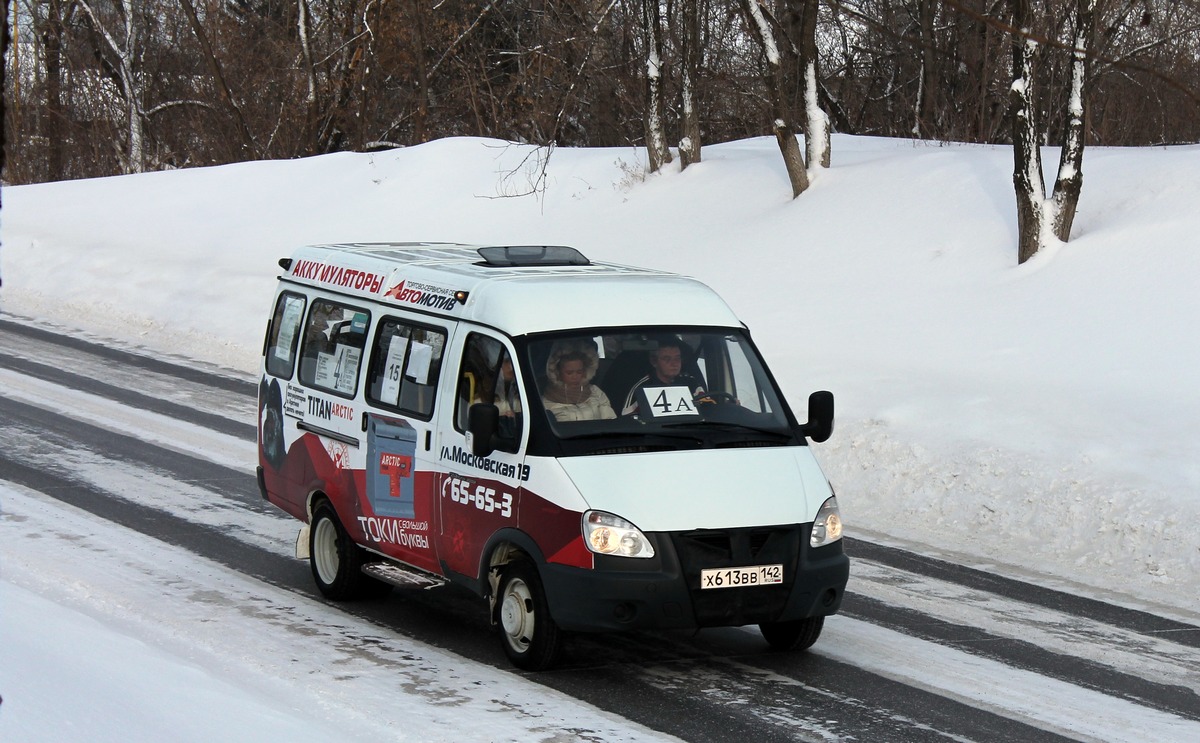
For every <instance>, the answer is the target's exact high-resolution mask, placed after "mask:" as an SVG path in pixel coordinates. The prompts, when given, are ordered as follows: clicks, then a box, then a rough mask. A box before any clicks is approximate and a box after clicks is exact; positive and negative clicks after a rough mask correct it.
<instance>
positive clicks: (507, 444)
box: [454, 333, 525, 453]
mask: <svg viewBox="0 0 1200 743" xmlns="http://www.w3.org/2000/svg"><path fill="white" fill-rule="evenodd" d="M455 398H456V399H455V407H454V427H455V428H456V429H457V430H459V431H461V432H465V431H466V429H467V410H468V409H469V408H470V407H471V405H473V404H474V403H479V402H482V403H491V404H493V405H495V406H496V407H497V408H499V409H500V431H499V434H498V436H497V441H496V448H497V449H499V450H500V451H506V452H512V453H516V451H517V449H518V448H519V447H520V444H521V425H522V416H523V413H524V410H525V404H524V400H523V396H522V394H521V386H520V385H519V384H517V373H516V370H515V369H514V367H513V360H512V357H511V356H510V355H509V354H508V349H506V348H505V347H504V344H503V343H501V342H500V341H498V340H496V339H495V338H491V337H489V336H486V335H482V334H480V333H471V335H469V336H467V343H466V346H464V348H463V358H462V365H461V367H460V368H459V372H458V393H457V395H456V396H455Z"/></svg>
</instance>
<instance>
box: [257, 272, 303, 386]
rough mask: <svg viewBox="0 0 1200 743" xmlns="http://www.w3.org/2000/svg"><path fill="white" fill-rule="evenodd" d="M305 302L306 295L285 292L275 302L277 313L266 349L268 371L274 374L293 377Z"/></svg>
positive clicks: (287, 377)
mask: <svg viewBox="0 0 1200 743" xmlns="http://www.w3.org/2000/svg"><path fill="white" fill-rule="evenodd" d="M304 302H305V298H304V295H302V294H292V293H291V292H284V293H283V294H280V295H279V300H278V301H277V302H276V303H275V315H274V316H273V317H272V318H271V333H270V335H269V336H268V337H267V344H266V349H265V352H266V367H267V373H268V374H270V375H272V376H275V377H283V378H284V379H291V378H292V372H293V371H295V368H296V347H297V346H299V345H300V322H301V321H302V320H303V319H304Z"/></svg>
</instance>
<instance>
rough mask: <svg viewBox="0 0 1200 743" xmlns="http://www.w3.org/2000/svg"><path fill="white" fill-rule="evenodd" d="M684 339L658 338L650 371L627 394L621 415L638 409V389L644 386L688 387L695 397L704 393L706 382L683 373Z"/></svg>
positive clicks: (672, 337)
mask: <svg viewBox="0 0 1200 743" xmlns="http://www.w3.org/2000/svg"><path fill="white" fill-rule="evenodd" d="M683 346H684V343H683V341H681V340H679V339H678V338H676V337H675V336H667V337H665V338H660V339H659V340H658V344H657V347H656V348H654V349H653V350H652V351H650V373H649V374H647V375H646V376H644V377H642V378H641V379H639V380H638V381H636V382H634V384H633V386H632V387H630V388H629V394H627V395H626V396H625V405H624V406H623V407H622V408H621V415H633V414H635V413H637V409H638V403H637V398H638V390H640V389H641V388H643V387H647V386H649V387H678V386H683V387H687V388H688V390H689V391H690V392H691V393H692V396H693V397H696V396H698V395H701V394H703V393H704V391H705V389H704V382H702V381H701V380H699V379H697V378H696V377H694V376H692V375H691V374H684V373H683Z"/></svg>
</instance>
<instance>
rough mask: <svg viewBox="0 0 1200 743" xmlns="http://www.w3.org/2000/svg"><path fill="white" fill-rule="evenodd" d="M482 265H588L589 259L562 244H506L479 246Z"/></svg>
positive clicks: (589, 263)
mask: <svg viewBox="0 0 1200 743" xmlns="http://www.w3.org/2000/svg"><path fill="white" fill-rule="evenodd" d="M478 252H479V255H480V256H481V257H482V258H483V262H482V264H480V265H484V266H503V267H508V268H511V267H514V266H590V265H591V264H592V262H591V261H589V260H588V259H587V257H586V256H584V254H583V253H580V252H579V251H578V250H576V249H575V248H568V247H566V246H563V245H506V246H497V247H491V248H480V249H479V251H478Z"/></svg>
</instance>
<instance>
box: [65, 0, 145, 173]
mask: <svg viewBox="0 0 1200 743" xmlns="http://www.w3.org/2000/svg"><path fill="white" fill-rule="evenodd" d="M75 1H76V2H78V3H79V6H80V7H81V8H83V11H84V12H85V13H86V14H87V16H88V18H89V19H90V20H91V23H92V28H93V29H94V30H95V32H96V34H97V35H98V36H99V37H100V38H101V39H103V42H104V46H105V47H106V48H107V51H108V52H110V53H111V55H112V56H111V65H112V67H113V69H115V71H116V74H115V75H114V77H115V78H116V81H117V83H118V84H119V85H120V93H121V97H122V98H123V99H124V101H125V111H126V118H127V123H128V130H127V131H128V138H127V141H126V148H125V151H124V152H123V157H122V158H121V159H122V167H123V169H124V172H126V173H141V172H142V171H143V170H145V168H146V151H145V138H146V133H145V121H146V110H145V108H144V106H143V96H144V90H143V86H142V82H141V80H140V79H139V77H138V75H137V74H136V73H135V70H134V64H135V62H136V60H137V59H138V56H139V54H140V50H139V48H138V43H139V38H138V33H137V30H136V29H135V23H134V20H135V17H134V12H133V8H132V7H131V5H130V0H116V2H114V3H113V5H112V7H113V11H114V13H115V16H116V17H115V18H112V19H105V18H101V17H100V16H99V15H98V14H97V13H96V11H95V10H93V9H92V0H75Z"/></svg>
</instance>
